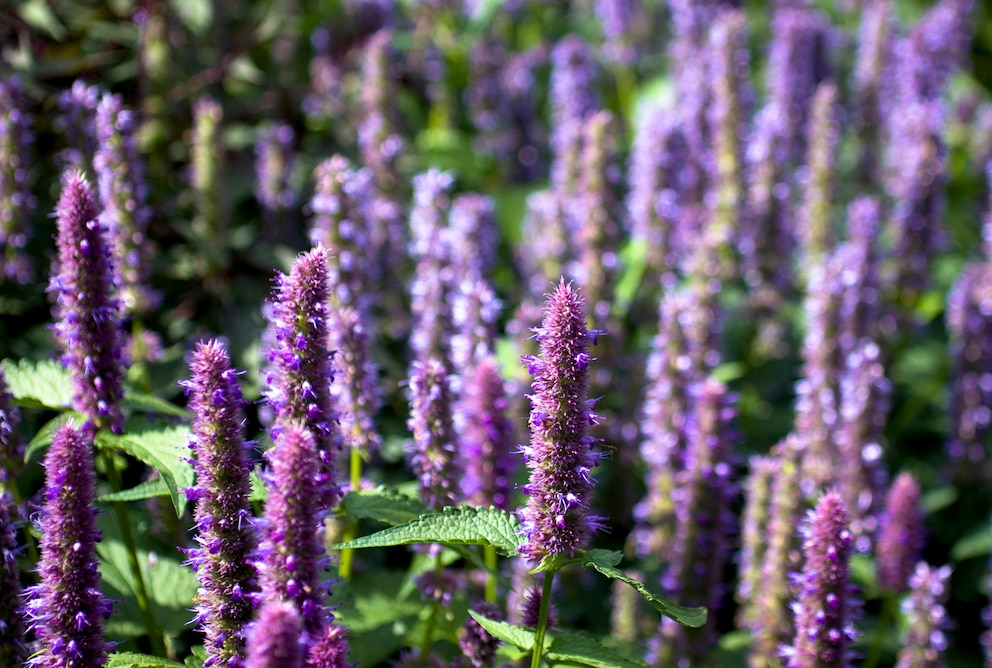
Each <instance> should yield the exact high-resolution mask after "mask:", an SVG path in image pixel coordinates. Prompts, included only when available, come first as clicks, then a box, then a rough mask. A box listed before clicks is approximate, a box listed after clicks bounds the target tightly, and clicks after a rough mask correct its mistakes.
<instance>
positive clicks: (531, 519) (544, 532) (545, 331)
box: [520, 280, 601, 562]
mask: <svg viewBox="0 0 992 668" xmlns="http://www.w3.org/2000/svg"><path fill="white" fill-rule="evenodd" d="M599 333H600V332H598V331H596V330H592V331H590V330H589V329H588V328H587V327H586V306H585V302H584V300H583V299H582V297H581V296H580V295H579V293H578V292H577V291H576V290H575V289H573V288H572V286H571V285H570V284H567V283H565V281H564V280H562V281H561V283H560V284H559V285H558V287H557V289H556V290H555V292H554V294H553V295H551V296H550V297H549V299H548V303H547V308H546V311H545V316H544V321H543V322H542V324H541V326H540V327H539V328H537V330H536V331H535V337H536V338H537V340H538V342H539V343H540V348H541V349H540V355H539V356H538V357H526V358H523V360H522V361H523V362H524V363H525V364H526V366H527V368H528V370H529V372H530V373H531V375H533V376H534V381H533V383H532V389H533V393H532V394H531V395H530V401H531V413H530V420H529V423H530V429H531V441H530V444H529V445H524V446H521V451H522V452H523V455H524V462H525V463H526V464H527V468H528V469H529V471H530V482H528V483H527V484H526V485H525V486H524V488H523V490H524V492H525V493H526V494H527V497H528V498H527V505H526V507H525V508H524V509H523V511H522V513H521V514H522V522H523V531H524V534H525V536H526V542H525V543H524V545H523V546H522V547H521V550H520V551H521V553H522V554H523V555H524V556H526V557H527V558H528V559H529V560H530V561H532V562H540V561H542V560H544V559H545V558H546V557H557V556H565V557H571V556H573V555H574V554H575V553H576V551H577V550H580V549H583V548H585V547H586V546H587V545H588V543H589V541H590V539H591V538H592V534H593V532H594V531H596V529H598V528H599V527H600V524H601V518H599V517H595V516H593V515H591V514H590V513H589V505H590V501H591V498H592V492H593V488H594V485H595V480H594V479H593V477H592V474H591V472H592V469H593V468H594V467H595V466H596V465H597V463H598V461H599V459H600V453H599V452H597V450H596V442H597V441H596V439H595V438H593V437H592V436H590V435H589V434H588V433H587V431H588V429H589V427H590V426H592V425H595V424H598V423H599V416H598V415H597V414H596V413H595V412H594V411H593V406H594V404H595V400H592V401H590V400H588V399H586V391H587V386H588V378H589V364H590V362H591V361H592V360H593V359H594V358H593V357H591V356H590V355H589V346H590V344H591V343H594V342H595V341H596V340H597V337H598V335H599Z"/></svg>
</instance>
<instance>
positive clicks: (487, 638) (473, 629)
mask: <svg viewBox="0 0 992 668" xmlns="http://www.w3.org/2000/svg"><path fill="white" fill-rule="evenodd" d="M473 607H474V608H475V611H476V612H478V613H479V614H480V615H482V616H483V617H486V618H488V619H495V620H496V621H503V612H502V610H500V608H499V606H497V605H496V604H495V603H489V602H488V601H483V602H481V603H477V604H475V605H474V606H473ZM458 646H459V647H460V648H461V650H462V654H463V656H464V657H465V659H466V660H467V663H468V665H469V666H472V668H492V666H493V664H494V662H495V660H496V650H497V649H499V640H498V639H496V638H494V637H493V636H491V635H490V634H489V631H486V630H485V629H484V628H482V625H481V624H479V622H477V621H475V619H474V618H473V617H469V618H468V621H467V622H466V623H465V634H464V635H463V636H462V637H461V638H460V639H459V640H458Z"/></svg>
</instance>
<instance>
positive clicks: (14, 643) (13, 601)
mask: <svg viewBox="0 0 992 668" xmlns="http://www.w3.org/2000/svg"><path fill="white" fill-rule="evenodd" d="M16 514H17V508H16V506H15V505H14V499H13V497H12V496H11V494H10V493H9V492H7V491H6V490H4V489H2V487H0V587H2V591H3V592H4V595H3V597H2V598H0V665H2V666H17V665H20V664H21V662H22V661H24V659H25V658H27V654H28V653H27V647H26V646H25V644H24V615H23V613H22V610H21V580H20V574H19V569H18V568H17V555H18V549H17V524H16V523H15V520H14V517H15V516H16Z"/></svg>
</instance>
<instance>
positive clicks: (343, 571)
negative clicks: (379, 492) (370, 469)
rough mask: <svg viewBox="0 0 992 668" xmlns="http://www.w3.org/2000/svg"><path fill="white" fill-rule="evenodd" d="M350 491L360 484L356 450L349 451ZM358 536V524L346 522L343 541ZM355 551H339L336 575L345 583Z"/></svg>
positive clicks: (360, 469)
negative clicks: (339, 558)
mask: <svg viewBox="0 0 992 668" xmlns="http://www.w3.org/2000/svg"><path fill="white" fill-rule="evenodd" d="M350 463H351V491H353V492H357V491H358V489H359V487H360V486H361V484H362V456H361V453H359V452H358V448H352V449H351V461H350ZM357 536H358V522H356V521H355V520H351V519H349V520H348V523H347V524H346V525H345V528H344V541H343V542H345V543H347V542H348V541H350V540H355V538H356V537H357ZM354 557H355V551H354V550H353V549H351V548H350V547H346V548H345V549H343V550H341V563H340V565H339V566H338V575H339V576H340V577H341V578H343V579H344V580H345V581H348V580H350V579H351V569H352V565H353V563H354Z"/></svg>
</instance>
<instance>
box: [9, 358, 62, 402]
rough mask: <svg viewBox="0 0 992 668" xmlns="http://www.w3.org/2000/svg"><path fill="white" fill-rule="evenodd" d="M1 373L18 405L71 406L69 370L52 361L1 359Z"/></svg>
mask: <svg viewBox="0 0 992 668" xmlns="http://www.w3.org/2000/svg"><path fill="white" fill-rule="evenodd" d="M0 364H2V366H3V372H4V374H5V375H6V376H7V385H8V386H9V387H10V393H11V394H12V395H13V397H14V401H15V402H16V403H17V404H18V405H19V406H25V407H30V408H49V409H52V410H64V409H66V408H68V407H69V406H70V405H71V404H72V379H71V378H70V377H69V370H68V369H66V368H65V367H64V366H62V364H61V363H60V362H56V361H55V360H43V361H41V362H32V361H30V360H23V359H22V360H16V361H15V360H3V362H2V363H0Z"/></svg>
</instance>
